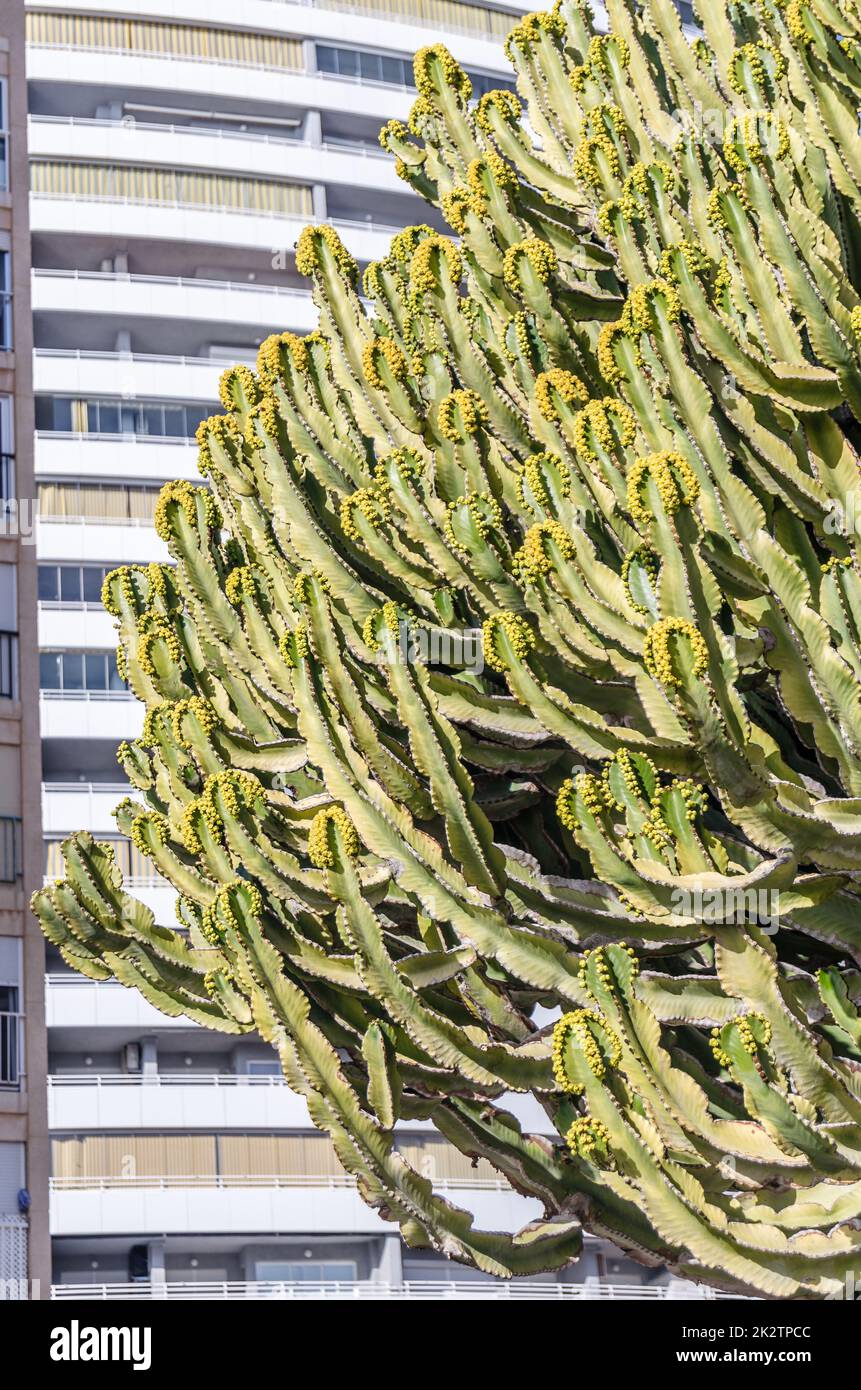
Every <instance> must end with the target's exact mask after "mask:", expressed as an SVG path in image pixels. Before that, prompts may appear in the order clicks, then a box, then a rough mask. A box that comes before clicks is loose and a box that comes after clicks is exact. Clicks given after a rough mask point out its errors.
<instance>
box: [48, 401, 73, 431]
mask: <svg viewBox="0 0 861 1390" xmlns="http://www.w3.org/2000/svg"><path fill="white" fill-rule="evenodd" d="M49 428H50V429H52V430H65V431H67V432H68V431H69V430H71V428H72V402H71V401H67V400H63V399H62V398H60V399H58V400H55V401H54V410H53V417H52V420H51V424H50V426H49Z"/></svg>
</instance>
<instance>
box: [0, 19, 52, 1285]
mask: <svg viewBox="0 0 861 1390" xmlns="http://www.w3.org/2000/svg"><path fill="white" fill-rule="evenodd" d="M27 186H28V166H27V92H26V82H25V75H24V15H23V9H22V7H21V6H20V5H19V4H16V3H15V0H0V1299H2V1300H5V1299H9V1298H26V1297H28V1296H30V1294H31V1293H32V1294H33V1295H34V1296H39V1295H40V1294H43V1295H44V1294H46V1293H47V1290H48V1287H49V1283H50V1260H49V1255H50V1245H49V1236H48V1209H47V1193H48V1134H47V1115H46V1107H45V1073H46V1050H45V1030H44V990H43V983H42V977H43V974H44V949H43V943H42V941H41V940H40V933H39V931H38V928H37V927H36V924H35V922H34V921H33V919H32V917H31V915H30V914H29V912H28V910H27V903H28V899H29V896H30V894H31V892H32V891H33V890H34V888H36V887H37V886H38V884H39V882H40V881H41V873H42V838H41V828H40V825H41V815H40V791H41V788H40V783H39V715H38V690H39V676H38V653H37V649H36V551H35V546H34V539H35V537H34V497H35V487H34V482H33V402H32V389H31V378H32V323H31V318H30V238H29V228H28V201H27Z"/></svg>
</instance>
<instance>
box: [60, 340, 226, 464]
mask: <svg viewBox="0 0 861 1390" xmlns="http://www.w3.org/2000/svg"><path fill="white" fill-rule="evenodd" d="M230 365H231V362H230V361H229V360H228V359H219V358H212V357H172V356H169V355H166V354H165V355H155V354H152V355H147V354H132V353H120V352H89V351H86V352H81V351H77V350H75V349H72V348H69V349H66V348H38V349H37V350H36V352H34V354H33V389H34V390H35V391H36V392H37V393H38V394H40V395H46V396H83V397H87V396H94V397H103V396H118V397H132V398H135V399H137V400H141V399H149V400H160V401H165V400H180V401H209V402H211V405H212V410H213V413H214V412H215V411H217V410H219V409H220V407H219V404H218V379H219V377H220V376H221V373H222V372H223V371H224V369H225V367H229V366H230ZM119 437H120V438H122V439H126V438H132V439H136V440H139V439H144V440H146V441H147V442H148V443H150V444H153V443H161V442H162V440H161V437H160V436H152V435H144V436H140V435H130V436H127V435H121V436H119ZM114 438H115V437H114ZM175 442H176V441H175V440H173V439H170V438H168V439H167V440H165V441H164V444H165V447H166V448H167V450H168V451H169V453H171V461H172V462H173V456H174V455H175V453H176V450H175ZM181 442H182V443H185V444H187V443H188V441H187V440H183V441H181ZM87 445H88V452H89V446H90V440H89V437H88V440H87ZM113 447H115V445H114V446H113ZM40 466H41V463H40ZM173 466H174V467H175V466H176V465H175V463H173ZM181 466H182V464H181V463H180V467H181Z"/></svg>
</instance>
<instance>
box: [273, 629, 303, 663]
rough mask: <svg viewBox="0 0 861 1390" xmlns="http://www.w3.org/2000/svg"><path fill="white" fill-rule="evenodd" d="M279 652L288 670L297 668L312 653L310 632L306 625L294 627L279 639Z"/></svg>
mask: <svg viewBox="0 0 861 1390" xmlns="http://www.w3.org/2000/svg"><path fill="white" fill-rule="evenodd" d="M278 653H279V655H280V657H281V660H282V661H283V662H284V665H285V666H286V667H287V668H288V670H291V671H292V670H295V668H296V667H297V666H298V664H299V662H300V661H305V660H306V658H307V657H308V656H309V654H310V648H309V646H308V634H307V632H306V631H305V628H304V627H297V628H293V630H292V631H289V632H285V633H283V634H282V635H281V637H280V638H279V639H278Z"/></svg>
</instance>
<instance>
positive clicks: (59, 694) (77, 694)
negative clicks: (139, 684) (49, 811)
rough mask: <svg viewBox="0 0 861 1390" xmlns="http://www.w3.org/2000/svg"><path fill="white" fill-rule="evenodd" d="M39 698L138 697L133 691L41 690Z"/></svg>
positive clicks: (89, 700)
mask: <svg viewBox="0 0 861 1390" xmlns="http://www.w3.org/2000/svg"><path fill="white" fill-rule="evenodd" d="M39 698H40V699H41V700H87V701H88V702H90V703H92V701H94V700H95V701H100V700H111V701H119V700H134V699H135V698H136V697H135V695H134V694H133V692H132V691H131V690H40V691H39ZM76 786H77V783H71V784H70V786H69V787H68V788H67V787H64V788H63V790H64V791H68V790H73V789H74V788H75V787H76ZM54 790H57V788H54Z"/></svg>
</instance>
